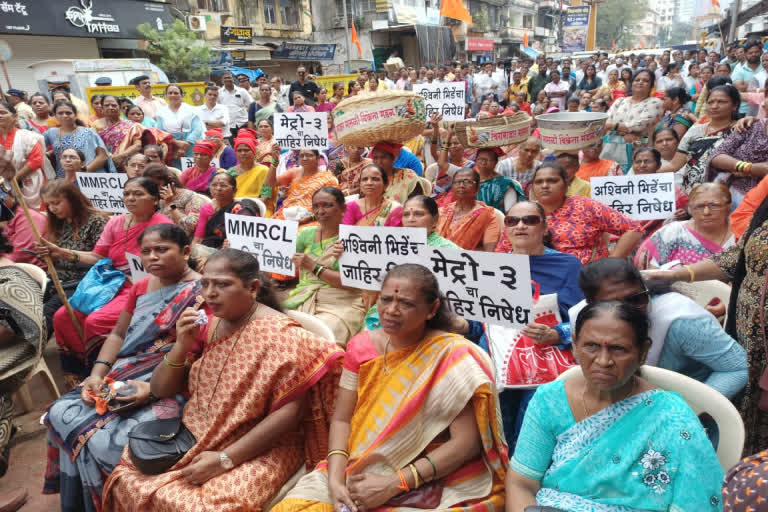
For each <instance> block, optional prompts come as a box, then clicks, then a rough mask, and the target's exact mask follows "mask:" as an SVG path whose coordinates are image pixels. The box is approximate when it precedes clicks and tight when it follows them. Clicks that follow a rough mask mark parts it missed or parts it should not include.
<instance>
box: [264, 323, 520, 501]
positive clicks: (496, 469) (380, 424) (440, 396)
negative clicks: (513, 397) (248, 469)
mask: <svg viewBox="0 0 768 512" xmlns="http://www.w3.org/2000/svg"><path fill="white" fill-rule="evenodd" d="M359 336H364V334H361V335H359ZM357 340H359V338H356V339H353V340H352V341H351V342H350V345H352V344H354V343H355V342H356V341H357ZM348 357H349V355H348ZM387 368H388V369H389V370H390V371H391V373H389V374H388V373H387V372H385V371H384V358H383V357H380V356H379V357H376V358H374V359H371V360H369V361H367V362H364V363H363V364H362V365H361V366H360V369H359V375H355V374H354V373H352V372H350V371H349V370H347V369H346V368H345V369H344V372H343V375H342V382H341V384H340V385H341V387H343V388H345V389H356V390H357V393H358V402H357V407H356V408H355V413H354V416H353V417H352V421H351V422H350V435H349V452H350V458H349V462H348V466H347V474H348V475H352V474H358V473H363V472H372V473H378V474H387V475H391V474H394V472H395V471H396V470H397V469H399V468H402V467H405V466H407V465H408V464H409V463H411V462H412V461H414V460H416V459H418V458H419V457H420V456H421V455H422V454H423V453H425V451H427V450H428V449H432V448H433V447H434V446H435V440H436V438H438V436H439V435H440V434H441V433H443V432H444V431H445V430H446V429H447V428H448V427H449V426H450V424H451V423H452V422H453V420H454V419H455V418H456V416H457V415H458V414H459V413H460V412H461V411H462V409H464V407H465V406H466V405H467V404H468V403H469V404H472V407H473V409H474V414H475V418H476V420H477V426H478V430H479V431H480V437H481V441H482V446H483V448H482V450H483V451H482V457H478V458H477V459H475V460H474V461H471V462H469V463H467V464H466V465H465V466H464V467H462V468H460V469H458V470H456V471H455V472H454V473H452V474H450V475H447V476H445V477H444V478H442V479H441V480H442V482H443V493H442V498H441V501H440V505H439V506H438V507H436V510H457V511H458V510H475V511H498V510H503V508H504V477H505V474H506V470H507V464H508V459H507V448H506V445H505V444H504V440H503V433H502V431H501V422H500V416H499V412H498V411H499V406H498V398H497V395H496V392H495V383H494V381H493V370H492V368H491V362H490V360H489V359H488V356H487V354H485V353H484V352H483V351H482V350H481V349H479V348H478V347H477V346H475V345H474V344H472V343H471V342H469V341H467V340H465V339H464V338H462V337H461V336H458V335H455V334H446V335H441V336H435V337H433V338H429V339H426V340H424V341H422V342H421V343H418V344H416V345H414V346H411V347H407V348H404V349H400V350H397V351H394V352H390V353H389V354H388V356H387ZM273 510H274V511H275V512H287V511H328V512H330V511H332V510H333V507H332V506H331V504H330V495H329V492H328V465H327V462H322V463H321V464H319V465H318V467H317V469H315V471H313V472H312V473H310V474H308V475H306V476H305V477H303V478H302V479H301V480H300V481H299V483H298V484H297V485H296V487H295V488H294V489H293V490H292V491H290V492H289V493H288V497H287V498H286V499H285V500H283V501H282V502H281V503H280V504H278V505H277V507H275V508H274V509H273ZM374 510H378V511H385V510H387V511H389V510H412V509H407V508H394V507H387V506H382V507H379V508H377V509H374Z"/></svg>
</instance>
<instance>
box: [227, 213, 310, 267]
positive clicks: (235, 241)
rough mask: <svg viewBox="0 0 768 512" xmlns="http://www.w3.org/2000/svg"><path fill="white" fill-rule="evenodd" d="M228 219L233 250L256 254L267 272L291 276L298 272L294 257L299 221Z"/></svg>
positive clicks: (229, 236) (259, 218)
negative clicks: (292, 259)
mask: <svg viewBox="0 0 768 512" xmlns="http://www.w3.org/2000/svg"><path fill="white" fill-rule="evenodd" d="M224 217H225V219H224V220H225V222H226V226H225V227H226V232H227V240H229V246H230V247H232V248H234V249H241V250H243V251H246V252H250V253H251V254H253V255H255V256H256V257H257V258H258V260H259V267H260V268H261V270H262V271H264V272H275V273H277V274H283V275H288V276H291V275H293V274H294V273H295V272H296V270H295V269H294V267H293V262H292V261H291V258H292V257H293V255H294V254H295V253H296V232H297V231H298V229H299V223H298V222H295V221H292V220H278V219H265V218H263V217H249V216H247V215H236V214H232V213H226V214H224Z"/></svg>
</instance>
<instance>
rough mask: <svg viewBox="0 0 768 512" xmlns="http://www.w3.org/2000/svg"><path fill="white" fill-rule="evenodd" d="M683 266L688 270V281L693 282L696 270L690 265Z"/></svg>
mask: <svg viewBox="0 0 768 512" xmlns="http://www.w3.org/2000/svg"><path fill="white" fill-rule="evenodd" d="M683 268H684V269H686V270H687V271H688V282H689V283H692V282H694V281H695V280H696V272H694V271H693V267H692V266H690V265H683Z"/></svg>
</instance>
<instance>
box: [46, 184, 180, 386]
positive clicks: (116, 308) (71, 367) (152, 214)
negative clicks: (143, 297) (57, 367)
mask: <svg viewBox="0 0 768 512" xmlns="http://www.w3.org/2000/svg"><path fill="white" fill-rule="evenodd" d="M123 202H124V203H125V209H126V210H128V213H123V214H120V215H115V216H114V217H112V218H111V219H110V220H109V222H107V225H106V226H104V231H102V233H101V236H100V237H99V241H98V242H96V246H95V247H94V248H93V250H91V251H76V250H65V249H62V248H61V247H59V246H57V245H56V244H54V243H52V242H49V241H47V240H46V241H44V246H43V245H40V246H38V254H40V255H41V256H44V255H45V254H46V252H48V253H49V254H50V253H53V254H55V255H57V259H61V260H65V261H71V262H73V263H74V264H76V265H77V264H78V263H80V264H83V265H86V266H90V265H94V264H95V263H97V262H98V261H100V260H101V259H103V258H110V259H111V260H112V267H113V268H114V269H116V270H120V271H122V272H124V273H125V274H126V275H127V276H129V277H130V269H129V267H128V259H127V257H126V253H131V254H133V255H135V256H139V254H140V253H141V247H140V246H139V244H138V243H137V239H138V236H139V235H140V234H141V233H143V232H144V230H145V229H147V228H148V227H149V226H153V225H155V224H173V221H172V220H171V219H169V218H168V217H166V216H165V215H163V214H162V213H159V212H157V211H156V209H157V205H158V203H159V202H160V191H159V190H158V188H157V185H155V182H154V181H152V180H151V179H149V178H143V177H142V178H131V179H129V180H128V181H126V182H125V186H124V187H123ZM130 289H131V283H130V279H126V282H125V284H124V285H123V287H122V288H120V290H119V291H118V292H117V294H116V295H115V297H114V298H113V299H112V300H111V301H110V302H109V303H107V304H106V305H104V306H103V307H101V308H100V309H98V310H97V311H94V312H93V313H90V314H89V315H85V314H83V313H81V312H79V311H77V310H76V311H75V315H76V316H77V318H78V320H79V321H80V325H82V327H83V334H84V338H81V337H80V335H79V334H78V332H77V329H76V328H75V326H74V325H73V324H72V321H71V320H70V318H69V315H68V313H67V311H66V309H65V308H64V307H63V306H62V307H60V308H59V310H58V311H57V312H56V313H55V314H54V315H53V330H54V332H55V334H56V343H57V344H58V345H59V350H60V352H59V354H60V357H61V365H62V368H63V369H64V372H65V378H66V379H68V384H69V386H71V387H68V389H71V388H72V387H74V386H75V385H76V384H77V383H78V381H79V379H81V378H84V377H87V376H88V375H89V374H90V370H91V367H92V366H93V361H94V360H95V358H96V354H98V351H99V348H100V347H101V344H102V342H103V341H104V339H105V338H106V336H107V334H109V333H110V331H112V329H113V328H114V327H115V324H116V323H117V320H118V319H119V317H120V312H121V311H122V310H123V308H124V307H125V302H126V300H128V294H129V292H130Z"/></svg>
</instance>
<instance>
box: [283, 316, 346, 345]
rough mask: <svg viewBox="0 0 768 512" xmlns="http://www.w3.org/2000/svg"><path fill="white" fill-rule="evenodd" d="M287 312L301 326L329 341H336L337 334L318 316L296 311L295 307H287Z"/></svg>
mask: <svg viewBox="0 0 768 512" xmlns="http://www.w3.org/2000/svg"><path fill="white" fill-rule="evenodd" d="M285 314H286V315H288V316H289V317H291V318H293V319H294V320H296V321H297V322H299V323H300V324H301V326H302V327H303V328H305V329H306V330H308V331H309V332H311V333H314V334H317V335H318V336H320V337H321V338H325V339H327V340H328V341H331V342H334V343H335V342H336V336H334V335H333V331H332V330H331V328H330V327H328V326H327V325H326V324H325V323H324V322H323V321H322V320H320V319H319V318H317V317H316V316H313V315H310V314H309V313H304V312H302V311H296V310H295V309H286V310H285Z"/></svg>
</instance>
